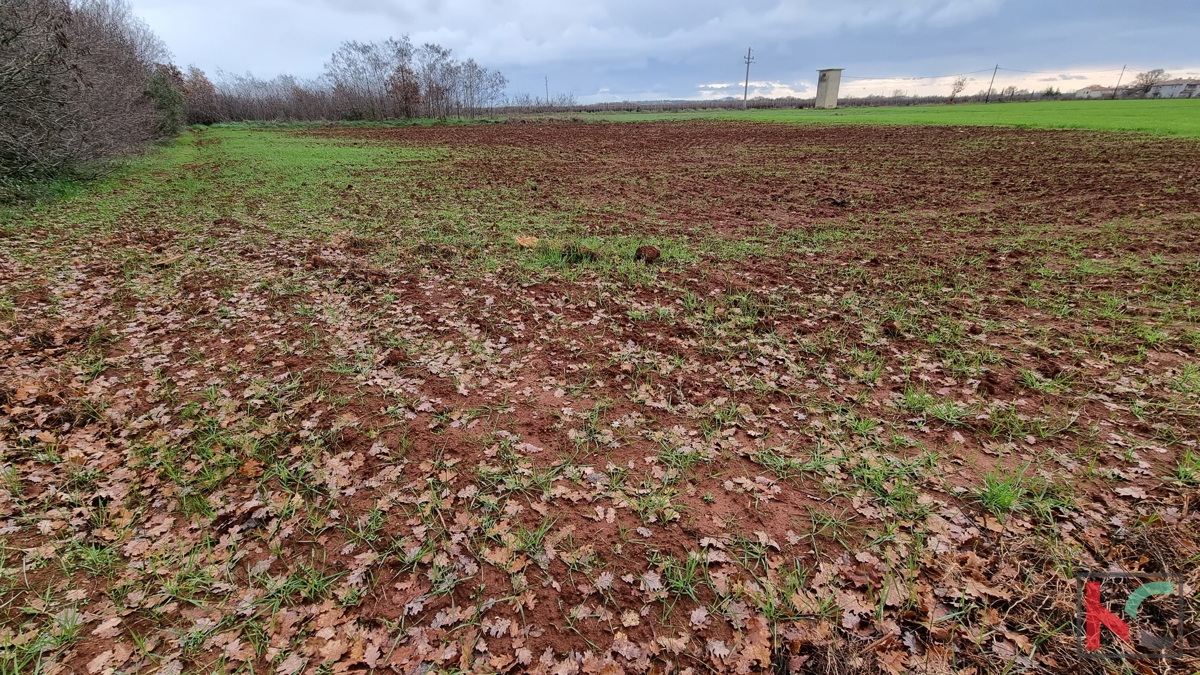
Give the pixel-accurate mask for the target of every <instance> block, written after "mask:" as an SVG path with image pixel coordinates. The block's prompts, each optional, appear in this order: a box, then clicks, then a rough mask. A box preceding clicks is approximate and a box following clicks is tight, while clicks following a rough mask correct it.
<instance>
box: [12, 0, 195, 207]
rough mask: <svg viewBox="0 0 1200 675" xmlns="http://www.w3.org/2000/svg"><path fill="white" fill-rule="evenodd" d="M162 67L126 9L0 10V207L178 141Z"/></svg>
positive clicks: (50, 6)
mask: <svg viewBox="0 0 1200 675" xmlns="http://www.w3.org/2000/svg"><path fill="white" fill-rule="evenodd" d="M167 59H168V54H167V50H166V47H165V46H164V45H163V43H162V42H161V41H160V40H159V39H158V38H157V37H155V35H154V34H153V33H152V32H151V31H150V29H149V28H148V27H147V26H146V25H145V24H144V23H142V22H141V21H139V20H137V19H136V18H134V17H133V15H132V14H131V13H130V11H129V6H128V4H126V3H125V2H124V1H123V0H0V200H7V199H9V198H11V197H12V196H13V195H15V194H18V193H19V192H20V190H21V187H22V186H25V185H28V184H30V183H36V182H38V181H39V180H41V179H45V178H55V177H59V176H63V175H80V174H89V173H93V172H94V171H95V170H97V169H98V168H99V167H101V166H102V165H103V162H104V160H107V159H109V158H112V157H114V156H118V155H122V154H125V153H128V152H130V151H132V150H135V149H137V148H139V147H142V146H144V145H145V144H147V143H150V142H152V141H154V140H156V139H163V138H169V137H171V136H173V135H175V134H177V133H178V132H179V130H180V128H181V126H182V123H183V92H182V90H181V89H179V88H177V87H176V86H174V84H173V83H172V81H171V69H170V68H169V67H166V66H162V65H160V64H162V63H163V62H164V61H166V60H167Z"/></svg>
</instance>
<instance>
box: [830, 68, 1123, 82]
mask: <svg viewBox="0 0 1200 675" xmlns="http://www.w3.org/2000/svg"><path fill="white" fill-rule="evenodd" d="M991 70H992V73H993V74H994V73H995V72H996V71H998V70H1004V71H1008V72H1010V73H1029V74H1031V75H1062V74H1063V72H1062V71H1057V72H1056V71H1050V70H1017V69H1016V68H1003V67H1001V66H995V67H994V68H992V69H991ZM1120 70H1124V69H1123V68H1113V69H1111V70H1089V71H1087V72H1088V73H1115V72H1117V71H1120ZM987 71H988V69H987V68H981V69H979V70H972V71H968V72H965V73H950V74H949V75H913V76H891V77H864V76H857V77H855V76H843V77H842V79H843V80H940V79H942V78H945V77H958V76H960V75H975V74H977V73H986V72H987Z"/></svg>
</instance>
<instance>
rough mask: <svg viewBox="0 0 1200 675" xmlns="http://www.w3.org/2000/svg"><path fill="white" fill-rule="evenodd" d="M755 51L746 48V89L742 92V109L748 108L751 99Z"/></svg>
mask: <svg viewBox="0 0 1200 675" xmlns="http://www.w3.org/2000/svg"><path fill="white" fill-rule="evenodd" d="M753 52H754V50H753V49H750V48H749V47H747V48H746V89H745V91H743V92H742V110H745V109H746V107H747V105H748V103H747V102H748V101H749V100H750V64H751V63H754V56H753V55H752V54H753Z"/></svg>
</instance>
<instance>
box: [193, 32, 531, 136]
mask: <svg viewBox="0 0 1200 675" xmlns="http://www.w3.org/2000/svg"><path fill="white" fill-rule="evenodd" d="M182 84H183V90H184V92H185V98H186V101H187V107H186V109H187V120H188V122H189V123H192V124H213V123H217V122H240V121H250V120H376V121H379V120H391V119H406V118H415V117H460V118H464V117H465V118H474V117H476V116H478V115H480V114H481V113H482V112H484V111H486V110H490V109H492V108H495V107H496V106H498V105H500V104H502V103H503V102H504V100H505V96H504V90H505V87H506V86H507V85H508V81H507V80H506V79H505V78H504V75H502V74H500V72H498V71H495V70H490V69H488V68H484V67H483V66H480V65H479V64H478V63H476V62H475V60H474V59H467V60H466V61H459V60H457V59H455V58H453V57H452V56H451V53H450V50H449V49H446V48H444V47H441V46H439V45H435V44H428V43H427V44H424V45H421V46H420V47H415V48H414V47H413V45H412V43H411V42H410V41H409V39H408V37H407V36H404V37H402V38H401V39H399V40H395V39H391V40H387V41H385V42H382V43H375V42H366V43H363V42H346V43H343V44H342V46H341V48H339V49H338V50H337V51H336V52H335V53H334V54H333V56H332V57H330V59H329V62H328V63H326V64H325V72H324V74H322V76H321V77H319V78H316V79H314V80H300V79H297V78H295V77H293V76H290V75H281V76H279V77H276V78H274V79H271V80H262V79H259V78H256V77H254V76H253V75H231V74H228V73H219V74H218V78H217V82H216V83H214V82H212V81H211V80H210V79H209V78H208V76H207V75H206V74H205V73H204V72H203V71H201V70H200V69H198V68H192V69H190V70H189V71H188V73H187V75H186V76H184V77H183V83H182Z"/></svg>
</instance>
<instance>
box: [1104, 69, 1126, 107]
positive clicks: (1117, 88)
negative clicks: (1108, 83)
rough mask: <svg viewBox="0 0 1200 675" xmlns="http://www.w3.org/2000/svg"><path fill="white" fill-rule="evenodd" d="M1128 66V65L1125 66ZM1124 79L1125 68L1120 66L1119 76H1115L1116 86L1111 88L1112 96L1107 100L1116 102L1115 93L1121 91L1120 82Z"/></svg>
mask: <svg viewBox="0 0 1200 675" xmlns="http://www.w3.org/2000/svg"><path fill="white" fill-rule="evenodd" d="M1126 65H1128V64H1126ZM1124 77H1125V66H1121V74H1120V75H1118V76H1117V86H1115V87H1113V95H1112V98H1111V99H1109V100H1114V101H1115V100H1116V98H1117V92H1118V91H1120V90H1121V80H1122V79H1124Z"/></svg>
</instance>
